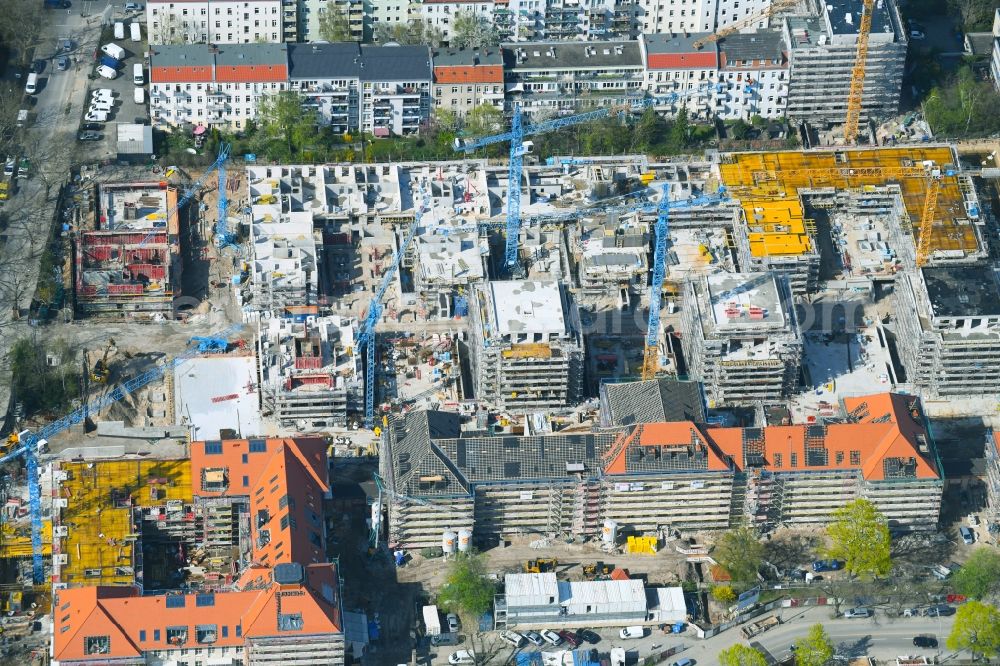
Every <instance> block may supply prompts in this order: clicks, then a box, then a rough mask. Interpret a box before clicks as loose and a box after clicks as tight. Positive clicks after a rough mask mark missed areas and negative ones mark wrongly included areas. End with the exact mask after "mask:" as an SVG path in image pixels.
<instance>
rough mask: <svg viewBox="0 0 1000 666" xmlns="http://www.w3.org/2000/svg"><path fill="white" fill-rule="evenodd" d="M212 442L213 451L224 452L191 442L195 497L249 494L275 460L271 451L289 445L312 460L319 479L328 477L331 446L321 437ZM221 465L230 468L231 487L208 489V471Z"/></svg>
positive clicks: (302, 456) (227, 472)
mask: <svg viewBox="0 0 1000 666" xmlns="http://www.w3.org/2000/svg"><path fill="white" fill-rule="evenodd" d="M251 442H252V443H253V444H252V445H251ZM208 444H210V445H211V447H210V448H211V449H212V450H216V451H221V452H220V453H206V446H205V445H206V442H191V486H192V492H193V494H194V496H195V497H223V496H228V497H232V496H240V495H249V494H250V491H251V490H253V489H254V486H255V485H256V484H257V479H258V478H259V476H260V474H261V471H262V470H263V469H264V467H266V466H267V464H268V463H269V462H270V460H271V455H268V454H273V453H274V452H275V451H278V450H279V449H280V448H282V447H283V446H288V445H291V446H294V447H295V448H296V449H297V450H298V451H299V453H300V454H301V459H303V460H305V461H307V462H308V463H309V465H310V466H311V467H312V468H313V470H314V471H315V474H316V475H317V476H318V478H326V466H327V456H326V449H327V446H326V442H325V441H324V440H323V439H322V438H319V437H296V438H295V439H291V438H284V439H252V440H251V439H224V440H221V441H220V440H214V441H210V442H208ZM262 448H263V450H261V449H262ZM219 468H225V469H226V476H227V478H228V488H227V489H226V490H221V491H215V490H205V489H204V486H203V483H204V478H205V475H204V472H205V470H208V469H219Z"/></svg>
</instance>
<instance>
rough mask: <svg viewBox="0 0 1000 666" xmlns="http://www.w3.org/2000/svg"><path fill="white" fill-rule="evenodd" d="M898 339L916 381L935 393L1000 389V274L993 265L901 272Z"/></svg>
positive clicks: (910, 375)
mask: <svg viewBox="0 0 1000 666" xmlns="http://www.w3.org/2000/svg"><path fill="white" fill-rule="evenodd" d="M893 293H894V299H895V309H894V312H895V330H894V331H893V332H894V334H895V336H896V345H897V348H898V349H899V358H900V361H901V362H902V364H903V367H905V368H906V375H907V380H908V382H909V383H910V384H912V385H913V386H915V387H918V388H919V389H921V390H923V391H927V392H928V393H929V394H930V395H935V396H962V395H969V396H972V395H976V396H978V395H983V394H992V395H995V394H997V393H1000V274H998V273H997V270H996V269H995V268H993V267H991V266H989V265H984V264H976V265H971V266H948V267H928V268H922V269H920V270H918V271H916V272H912V273H904V274H901V275H900V276H898V277H897V279H896V286H895V289H894V290H893Z"/></svg>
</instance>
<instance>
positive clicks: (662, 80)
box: [639, 33, 720, 119]
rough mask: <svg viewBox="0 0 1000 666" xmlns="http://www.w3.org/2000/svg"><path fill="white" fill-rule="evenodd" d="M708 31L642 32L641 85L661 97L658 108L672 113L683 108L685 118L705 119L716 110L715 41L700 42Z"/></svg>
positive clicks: (718, 87) (716, 64)
mask: <svg viewBox="0 0 1000 666" xmlns="http://www.w3.org/2000/svg"><path fill="white" fill-rule="evenodd" d="M707 35H708V33H690V34H670V33H665V34H663V33H657V34H644V35H643V36H642V38H641V39H640V40H639V47H640V49H641V50H642V58H643V62H644V64H645V70H646V73H645V74H646V80H645V84H644V88H645V89H646V90H647V91H648V92H649V93H651V94H652V95H655V96H658V97H664V99H665V100H669V101H666V102H664V103H662V104H657V107H656V108H657V110H658V111H662V112H664V113H667V114H668V115H675V114H676V113H677V112H678V111H680V109H681V108H686V109H687V113H688V117H690V118H697V119H708V118H710V117H711V115H712V113H713V112H714V109H715V99H716V93H717V91H718V90H719V89H720V86H719V85H718V74H719V50H718V48H717V47H716V44H715V42H705V43H704V44H703V45H702V44H700V40H703V39H704V38H705V37H706V36H707Z"/></svg>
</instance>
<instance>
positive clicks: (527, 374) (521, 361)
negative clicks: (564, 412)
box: [469, 280, 583, 412]
mask: <svg viewBox="0 0 1000 666" xmlns="http://www.w3.org/2000/svg"><path fill="white" fill-rule="evenodd" d="M572 312H573V311H572V309H571V308H570V307H569V294H568V293H566V292H565V291H564V290H563V288H562V287H561V286H560V284H559V283H557V282H553V281H542V280H512V281H503V282H490V283H487V284H483V285H478V286H477V287H476V288H475V290H474V291H473V297H472V302H471V313H470V314H471V317H472V321H471V329H472V332H471V339H470V343H469V346H470V347H471V351H472V363H473V368H474V369H473V375H474V376H475V380H476V398H477V399H478V400H481V401H486V402H489V403H492V404H493V405H494V406H496V407H498V408H500V409H506V410H511V411H522V412H523V411H533V410H542V409H552V408H558V407H568V406H572V405H574V404H576V403H577V402H578V401H579V400H580V396H581V395H582V392H583V334H582V333H581V332H580V330H579V326H578V325H577V324H576V323H575V322H574V321H573V318H572V316H573V315H572Z"/></svg>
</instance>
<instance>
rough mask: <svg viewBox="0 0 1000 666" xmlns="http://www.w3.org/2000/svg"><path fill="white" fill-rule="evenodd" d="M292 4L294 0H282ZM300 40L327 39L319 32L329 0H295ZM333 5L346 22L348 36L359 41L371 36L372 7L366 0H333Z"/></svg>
mask: <svg viewBox="0 0 1000 666" xmlns="http://www.w3.org/2000/svg"><path fill="white" fill-rule="evenodd" d="M284 2H285V4H286V5H287V4H292V3H294V2H295V0H284ZM297 4H298V16H299V28H298V30H299V35H301V38H300V39H299V41H300V42H320V41H324V42H325V41H327V39H326V38H324V36H323V35H322V33H321V32H320V25H321V24H322V23H321V22H322V21H323V17H324V15H325V14H326V12H327V10H328V8H329V6H330V0H297ZM334 6H335V7H336V8H337V9H339V10H340V12H341V13H342V14H343V17H344V20H345V21H346V22H347V30H348V36H349V38H350V39H351V40H353V41H357V42H360V41H362V40H367V39H370V38H371V35H372V27H371V20H372V14H371V10H372V7H371V6H370V4H369V2H367V0H335V2H334Z"/></svg>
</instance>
